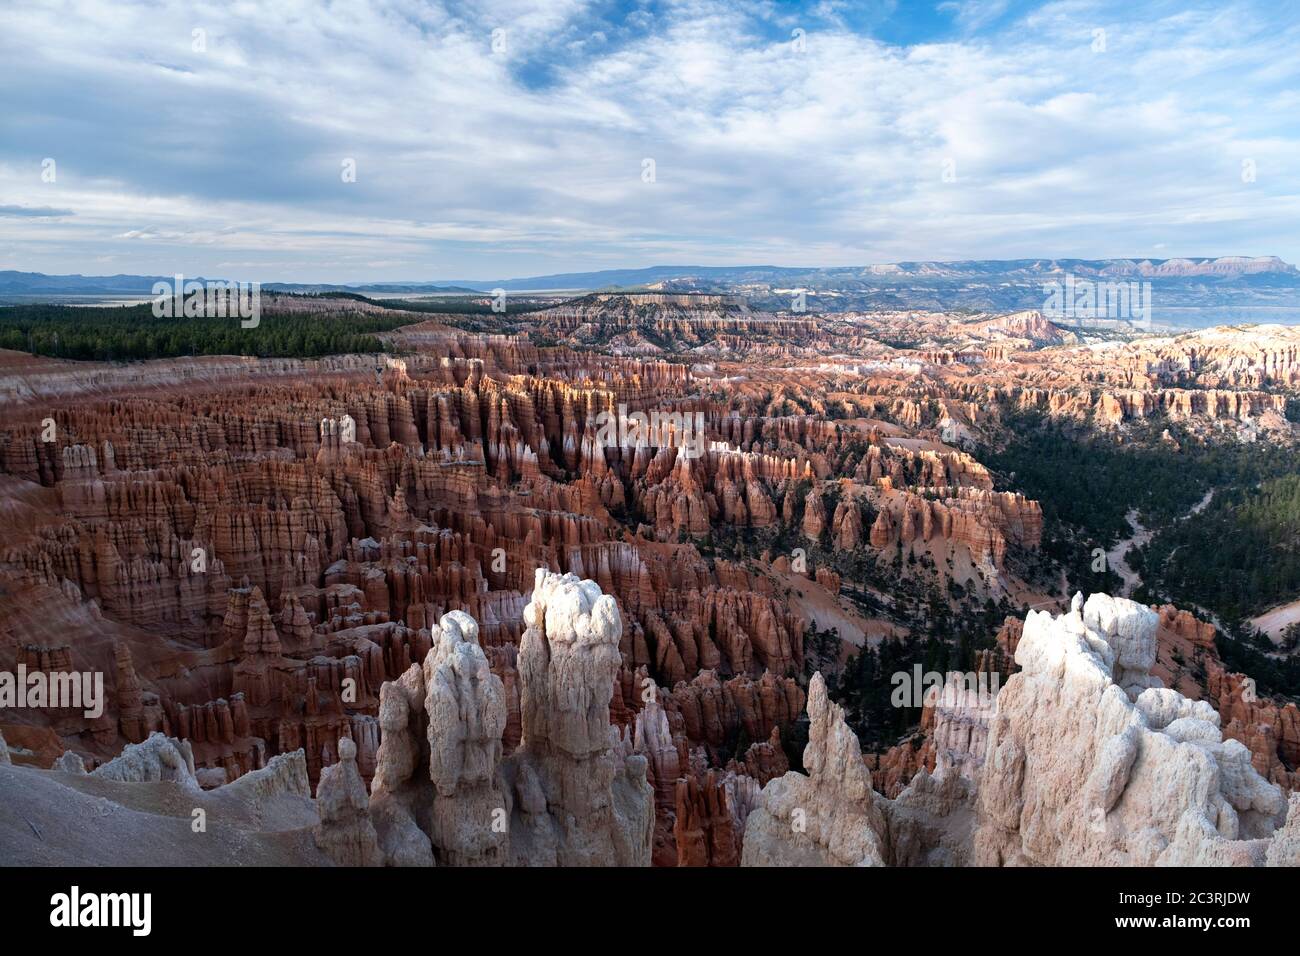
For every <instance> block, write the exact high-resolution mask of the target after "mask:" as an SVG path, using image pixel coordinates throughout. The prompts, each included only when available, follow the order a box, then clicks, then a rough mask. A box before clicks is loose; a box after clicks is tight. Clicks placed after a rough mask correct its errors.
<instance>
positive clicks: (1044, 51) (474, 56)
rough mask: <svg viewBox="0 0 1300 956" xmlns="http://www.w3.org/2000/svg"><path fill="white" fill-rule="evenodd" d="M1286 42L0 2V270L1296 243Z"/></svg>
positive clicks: (673, 10) (390, 2)
mask: <svg viewBox="0 0 1300 956" xmlns="http://www.w3.org/2000/svg"><path fill="white" fill-rule="evenodd" d="M1297 47H1300V18H1298V17H1297V16H1296V14H1294V13H1288V12H1286V8H1284V7H1275V6H1274V5H1271V4H1259V5H1255V4H1242V5H1233V6H1230V7H1228V8H1222V7H1221V5H1220V4H1218V3H1207V4H1205V5H1204V6H1199V7H1198V6H1195V5H1193V6H1190V7H1189V6H1188V5H1187V4H1186V3H1177V4H1175V3H1170V4H1167V5H1166V4H1160V3H1155V4H1145V5H1140V8H1139V5H1135V4H1131V3H1114V4H1110V3H1087V2H1061V3H1053V4H1047V5H1039V6H1032V7H1031V6H1027V5H1023V4H1015V3H1012V2H1007V0H995V2H985V3H980V2H974V0H964V2H958V3H951V2H950V3H941V4H937V5H935V6H934V7H930V8H926V9H925V10H923V11H920V12H917V11H911V12H908V11H906V10H904V9H903V7H902V6H901V5H900V7H898V8H895V7H893V6H892V5H890V4H865V3H852V4H849V3H836V2H833V0H821V2H818V3H813V4H809V5H806V6H802V7H797V6H794V5H791V4H786V3H780V4H778V3H774V2H740V3H737V2H734V0H732V2H720V0H719V2H714V0H681V2H671V0H662V2H645V3H632V4H611V3H585V2H579V0H551V2H541V0H494V2H491V3H489V2H476V0H459V2H446V3H436V2H435V3H419V2H408V0H387V2H375V3H363V2H332V3H325V2H306V0H283V2H277V3H275V4H254V3H246V2H235V3H231V4H225V3H168V4H164V5H159V4H157V3H153V2H139V3H130V2H120V0H119V2H113V3H111V4H109V3H103V4H101V3H93V2H78V3H74V4H65V3H55V2H51V3H48V4H39V3H38V4H25V5H23V9H22V10H21V12H20V11H19V9H18V8H16V7H7V8H4V9H3V10H0V58H3V59H4V61H5V62H6V63H7V64H8V65H9V69H8V70H7V72H8V74H9V78H8V79H7V81H6V83H5V84H3V86H0V114H2V115H4V117H5V121H4V122H3V123H0V269H2V268H16V269H25V270H38V271H44V272H84V273H102V272H140V273H158V274H170V273H173V272H176V271H182V272H185V273H188V274H200V273H201V274H208V275H218V274H219V275H226V276H230V277H232V278H247V279H262V280H273V279H279V280H303V281H314V280H331V281H360V280H369V279H373V280H379V279H388V280H394V279H431V278H443V279H447V278H466V277H468V278H495V277H505V276H515V275H527V274H538V273H549V272H561V271H571V270H587V269H599V268H612V267H617V266H640V265H650V264H655V263H662V262H688V261H689V262H696V263H701V264H739V263H772V264H780V265H843V264H856V263H869V262H881V261H897V260H903V259H956V258H1010V257H1028V256H1040V255H1041V256H1079V257H1106V256H1134V255H1136V256H1152V257H1167V256H1173V255H1222V254H1246V255H1264V254H1276V255H1281V256H1283V257H1284V258H1287V259H1288V260H1290V261H1295V260H1296V259H1297V258H1300V236H1298V235H1297V232H1296V229H1295V224H1296V222H1298V221H1300V187H1298V186H1297V183H1298V181H1300V142H1298V140H1300V129H1298V128H1297V126H1298V122H1297V116H1300V58H1297V57H1296V56H1295V54H1294V51H1295V50H1296V49H1297ZM50 161H52V162H50ZM353 168H354V169H355V177H354V179H355V181H351V180H352V179H353V177H351V176H350V175H349V170H350V169H353Z"/></svg>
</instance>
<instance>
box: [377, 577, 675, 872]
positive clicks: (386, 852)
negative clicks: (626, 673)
mask: <svg viewBox="0 0 1300 956" xmlns="http://www.w3.org/2000/svg"><path fill="white" fill-rule="evenodd" d="M524 618H525V622H526V623H527V625H528V628H527V630H526V631H525V633H524V636H523V640H522V641H521V644H520V649H519V655H518V670H519V688H520V706H521V724H522V737H521V741H520V745H519V748H518V749H517V750H516V751H515V752H514V753H512V754H510V755H509V756H503V746H502V736H503V733H504V731H505V728H506V719H507V709H508V706H507V698H506V693H505V688H504V685H503V684H502V681H501V679H500V678H499V677H497V676H496V675H495V674H493V673H492V671H491V669H490V668H489V665H488V660H487V657H486V655H485V654H484V652H483V649H482V648H481V647H480V646H479V637H478V625H477V623H476V622H475V621H474V619H473V618H472V617H470V616H469V615H467V614H465V613H463V612H461V611H452V612H450V613H449V614H445V615H443V617H442V619H441V620H440V621H439V624H438V626H437V627H436V628H434V629H433V631H434V633H433V635H432V647H431V649H430V651H429V653H428V655H427V657H426V658H425V660H424V662H423V664H422V665H412V666H411V668H410V669H409V670H408V671H407V672H406V673H405V674H403V675H402V676H401V677H400V678H399V679H398V680H396V681H389V682H387V683H385V684H384V685H383V687H382V688H381V690H380V695H379V697H380V704H379V724H380V728H381V731H382V739H381V741H380V745H379V750H378V753H377V755H376V767H375V776H374V781H373V783H372V786H371V800H370V818H371V820H372V821H373V823H374V826H375V830H376V833H377V836H378V845H379V849H380V853H381V855H382V858H383V860H384V862H385V863H386V864H388V865H390V866H395V865H404V866H428V865H432V864H434V863H435V861H436V862H437V863H439V864H444V865H453V866H459V865H503V864H504V865H528V866H547V865H551V866H554V865H562V866H586V865H590V866H648V865H649V863H650V854H651V843H652V837H653V828H654V798H653V792H652V790H651V787H650V784H649V782H648V781H647V779H646V768H647V762H646V758H645V757H644V756H643V755H641V754H636V753H632V752H631V747H630V745H628V746H626V747H625V746H624V743H623V741H622V740H621V738H620V736H619V733H618V730H617V728H615V727H613V726H611V724H610V720H609V701H610V698H611V695H612V693H613V688H614V680H615V677H616V675H617V672H618V668H619V664H620V662H621V657H620V655H619V650H618V644H619V638H620V637H621V635H622V621H621V619H620V617H619V612H618V605H617V603H616V602H615V601H614V599H613V598H612V597H609V596H607V595H604V594H602V593H601V591H600V587H599V586H598V585H597V584H595V583H594V582H592V581H582V580H579V579H578V578H577V577H575V576H574V575H571V574H569V575H558V574H553V573H551V572H548V571H545V570H539V571H538V572H537V576H536V580H535V587H534V591H533V595H532V599H531V601H530V602H529V604H528V606H527V607H526V608H525V610H524Z"/></svg>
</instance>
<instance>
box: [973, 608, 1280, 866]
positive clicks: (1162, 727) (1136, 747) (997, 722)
mask: <svg viewBox="0 0 1300 956" xmlns="http://www.w3.org/2000/svg"><path fill="white" fill-rule="evenodd" d="M1157 623H1158V618H1157V615H1156V614H1155V612H1153V611H1152V610H1151V609H1149V608H1147V607H1145V606H1143V605H1141V604H1136V603H1134V602H1132V601H1128V600H1124V599H1122V598H1111V597H1109V596H1107V595H1104V594H1094V595H1093V596H1092V597H1091V598H1089V599H1088V602H1087V603H1086V604H1084V603H1083V602H1082V599H1081V597H1080V596H1078V595H1076V597H1075V599H1074V601H1073V603H1072V605H1071V609H1070V611H1069V612H1068V613H1066V614H1062V615H1060V616H1059V617H1053V616H1052V615H1051V614H1049V613H1046V612H1041V611H1031V612H1030V613H1029V616H1028V618H1027V619H1026V621H1025V627H1024V635H1023V637H1021V639H1020V643H1019V645H1018V646H1017V648H1016V662H1017V663H1018V664H1019V665H1020V667H1021V671H1020V672H1019V673H1017V674H1015V675H1013V676H1012V677H1011V678H1010V679H1009V680H1008V681H1007V684H1006V686H1005V687H1004V688H1003V689H1002V691H1001V693H1000V694H999V695H998V697H997V705H996V711H995V714H994V717H993V721H992V725H991V727H990V729H989V735H988V744H987V750H986V753H985V760H984V768H983V772H982V774H981V778H980V784H979V812H978V829H977V832H976V837H975V862H976V863H977V864H980V865H989V866H998V865H1019V864H1036V865H1067V866H1069V865H1101V866H1151V865H1158V864H1174V865H1179V864H1186V865H1207V864H1209V865H1220V864H1226V865H1252V864H1260V863H1263V862H1264V859H1265V856H1266V854H1267V853H1268V851H1269V848H1270V838H1273V839H1276V838H1274V831H1275V829H1276V828H1277V827H1278V825H1279V824H1281V823H1282V819H1283V815H1284V813H1285V810H1286V806H1285V802H1284V800H1283V797H1282V793H1281V791H1280V790H1279V789H1278V788H1277V787H1276V786H1274V785H1272V784H1270V783H1268V782H1267V781H1266V780H1264V778H1263V777H1261V776H1260V775H1259V774H1258V773H1257V772H1256V771H1255V770H1254V768H1253V767H1252V766H1251V764H1250V753H1249V751H1247V750H1246V748H1245V747H1244V746H1243V745H1242V744H1240V743H1238V742H1237V741H1235V740H1224V739H1223V737H1222V734H1221V733H1220V731H1219V717H1218V714H1217V713H1215V712H1214V710H1213V709H1212V708H1211V707H1210V706H1209V705H1208V704H1205V703H1198V702H1192V701H1189V700H1186V699H1185V698H1183V697H1182V695H1180V694H1178V693H1177V692H1175V691H1172V690H1168V689H1166V688H1163V687H1160V682H1159V680H1158V679H1156V678H1155V677H1153V676H1152V675H1151V674H1150V673H1149V671H1150V668H1151V665H1152V664H1153V663H1154V662H1155V657H1156V643H1155V633H1156V627H1157Z"/></svg>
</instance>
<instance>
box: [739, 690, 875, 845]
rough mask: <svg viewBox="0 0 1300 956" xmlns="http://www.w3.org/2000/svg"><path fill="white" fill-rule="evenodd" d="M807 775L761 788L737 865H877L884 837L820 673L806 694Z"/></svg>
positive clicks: (851, 741)
mask: <svg viewBox="0 0 1300 956" xmlns="http://www.w3.org/2000/svg"><path fill="white" fill-rule="evenodd" d="M808 717H809V719H810V721H811V723H810V724H809V727H808V746H807V747H806V748H805V749H804V753H803V762H804V766H805V767H806V768H807V769H808V774H807V775H806V776H805V775H804V774H801V773H798V772H796V771H793V770H792V771H790V772H789V773H787V774H785V775H784V776H782V777H778V778H776V779H774V780H771V781H769V782H768V784H767V786H766V787H764V788H763V791H762V794H761V795H760V800H759V804H758V806H756V807H755V808H754V809H753V810H752V811H751V812H750V814H749V817H748V819H747V820H746V823H745V839H744V845H743V848H742V851H741V865H742V866H884V865H885V864H886V863H887V861H888V856H889V849H888V830H887V824H886V821H885V814H884V809H883V805H884V804H885V803H887V802H888V801H886V800H885V798H884V797H882V796H880V795H879V794H877V793H876V792H875V791H874V790H873V789H872V788H871V771H870V770H868V769H867V765H866V764H865V763H863V761H862V750H861V748H860V747H859V745H858V738H857V737H856V735H854V733H853V731H852V730H850V729H849V726H848V724H846V723H845V722H844V709H843V708H842V707H840V706H839V705H838V704H836V703H834V702H832V701H831V699H830V697H829V696H827V693H826V682H825V681H824V680H823V679H822V676H821V674H814V675H813V679H812V683H811V685H810V686H809V689H808Z"/></svg>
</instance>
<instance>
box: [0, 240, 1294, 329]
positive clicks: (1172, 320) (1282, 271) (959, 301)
mask: <svg viewBox="0 0 1300 956" xmlns="http://www.w3.org/2000/svg"><path fill="white" fill-rule="evenodd" d="M1067 276H1072V277H1073V278H1074V279H1075V280H1076V281H1087V282H1098V283H1116V282H1142V283H1144V284H1145V283H1150V296H1149V298H1150V300H1151V303H1152V307H1153V318H1154V321H1155V322H1156V323H1157V324H1159V325H1168V326H1173V327H1182V328H1198V327H1205V326H1209V325H1222V324H1225V323H1226V324H1232V323H1242V322H1266V323H1267V322H1282V323H1285V324H1300V271H1298V270H1297V269H1296V267H1295V266H1293V265H1291V264H1289V263H1287V262H1283V261H1282V260H1281V259H1279V258H1277V257H1276V256H1218V257H1183V258H1171V259H1140V258H1135V259H1050V258H1041V259H969V260H962V261H956V262H939V261H917V262H894V263H882V264H877V265H868V266H834V267H826V268H798V267H791V266H771V265H755V266H689V265H688V266H671V265H668V266H649V267H646V268H642V269H607V270H603V271H598V272H568V273H559V274H556V275H549V276H530V277H525V278H519V279H492V280H473V279H449V280H440V281H437V282H418V281H411V282H375V283H355V284H342V283H338V284H334V283H295V282H263V283H262V288H263V290H265V291H280V292H300V293H301V292H308V293H312V292H314V293H332V292H333V293H352V294H369V295H375V296H385V297H391V296H397V297H412V296H424V295H440V296H454V295H461V296H465V295H472V296H482V295H485V294H490V293H492V292H493V291H494V290H496V289H503V290H506V291H507V292H511V293H515V294H521V293H525V292H539V293H553V294H554V293H561V292H566V293H573V294H574V295H582V294H584V293H588V292H602V293H603V292H622V293H655V294H660V295H685V294H692V295H700V294H705V295H722V296H732V297H742V298H743V299H744V301H745V302H746V303H747V304H748V307H749V308H752V309H757V310H760V311H796V312H797V311H799V310H800V309H804V308H806V309H808V310H810V311H814V312H855V311H856V312H862V311H879V310H886V311H929V312H951V311H967V312H994V313H1012V312H1021V311H1026V310H1035V309H1042V308H1044V307H1045V301H1046V300H1045V297H1046V295H1047V289H1048V284H1049V283H1052V282H1058V281H1062V280H1064V279H1065V278H1066V277H1067ZM171 278H172V277H171V276H129V275H115V276H82V275H74V276H48V275H43V274H41V273H34V272H12V271H11V272H0V303H4V302H10V303H13V302H21V301H24V300H25V301H48V300H56V301H57V299H58V298H59V297H60V296H68V297H69V298H72V297H74V296H80V297H89V296H96V295H103V296H146V295H149V294H150V293H151V292H152V288H153V284H154V283H155V282H159V281H164V282H167V281H170V280H171ZM187 278H190V277H187ZM194 278H199V277H194Z"/></svg>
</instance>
